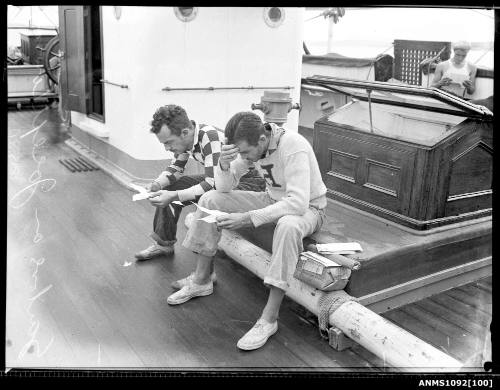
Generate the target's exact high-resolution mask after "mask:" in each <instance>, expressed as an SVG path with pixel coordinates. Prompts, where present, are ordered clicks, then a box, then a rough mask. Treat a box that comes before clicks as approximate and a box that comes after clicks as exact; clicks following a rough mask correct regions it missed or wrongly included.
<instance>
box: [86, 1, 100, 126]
mask: <svg viewBox="0 0 500 390" xmlns="http://www.w3.org/2000/svg"><path fill="white" fill-rule="evenodd" d="M86 8H88V10H87V12H86V13H85V14H87V15H88V21H87V23H86V27H87V28H86V36H87V39H86V40H85V44H86V48H85V52H86V56H85V57H86V58H87V70H88V71H87V72H86V75H87V76H86V83H87V88H88V91H89V95H88V98H89V105H88V114H89V116H91V117H94V118H96V119H100V120H102V121H104V88H103V84H102V82H101V80H102V78H103V72H102V28H101V27H102V26H101V9H100V7H99V6H87V7H86Z"/></svg>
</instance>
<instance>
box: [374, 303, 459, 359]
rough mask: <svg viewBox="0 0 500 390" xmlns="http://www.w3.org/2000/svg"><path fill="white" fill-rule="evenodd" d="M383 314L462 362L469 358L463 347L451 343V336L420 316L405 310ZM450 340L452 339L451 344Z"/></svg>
mask: <svg viewBox="0 0 500 390" xmlns="http://www.w3.org/2000/svg"><path fill="white" fill-rule="evenodd" d="M382 316H383V317H385V318H387V319H388V320H389V321H392V322H394V323H395V324H397V325H398V326H400V327H402V328H403V329H405V330H407V331H408V332H410V333H412V334H413V335H415V336H416V337H419V338H420V339H422V340H425V341H426V342H428V343H429V344H431V345H433V346H434V347H436V348H438V349H440V350H442V351H443V352H445V353H447V354H448V355H450V356H452V357H454V358H455V359H457V360H459V361H461V362H464V361H465V360H466V359H467V358H468V355H467V354H466V353H464V352H463V350H462V349H461V348H457V347H456V346H455V344H451V341H452V340H451V339H450V340H449V336H447V335H446V334H443V333H441V332H439V331H437V330H436V329H435V328H433V327H432V326H430V325H428V324H426V323H422V322H421V321H420V318H419V317H418V316H414V315H411V314H410V313H408V312H406V311H403V310H398V311H397V312H396V311H390V312H386V313H384V314H382ZM448 340H449V341H450V345H449V346H448Z"/></svg>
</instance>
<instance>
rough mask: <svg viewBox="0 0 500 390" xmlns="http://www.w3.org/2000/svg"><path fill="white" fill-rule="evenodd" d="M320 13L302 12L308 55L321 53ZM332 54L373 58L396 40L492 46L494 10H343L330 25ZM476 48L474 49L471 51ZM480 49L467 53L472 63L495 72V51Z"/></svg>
mask: <svg viewBox="0 0 500 390" xmlns="http://www.w3.org/2000/svg"><path fill="white" fill-rule="evenodd" d="M320 13H321V10H320V9H313V10H306V11H305V13H304V41H305V43H306V45H307V47H308V49H309V50H310V52H311V54H318V55H320V54H325V53H327V46H328V21H327V20H326V19H325V18H324V17H317V18H315V19H312V20H311V18H313V17H314V16H317V15H319V14H320ZM332 32H333V36H332V50H331V51H332V52H335V53H339V54H342V55H346V56H351V57H358V58H372V57H376V56H377V55H378V54H381V53H382V52H383V51H384V50H387V49H389V50H388V51H387V53H388V54H391V55H393V53H392V52H391V50H392V49H391V47H392V42H393V41H394V39H409V40H422V41H450V42H453V41H457V40H468V41H470V42H472V43H474V42H482V43H489V44H490V45H491V46H490V47H493V42H494V38H495V37H494V35H495V25H494V11H493V10H486V9H458V8H408V7H400V8H381V7H377V8H375V7H366V8H359V7H358V8H345V15H344V16H343V17H342V18H340V21H339V22H338V23H337V24H334V25H333V31H332ZM473 49H474V47H473ZM487 49H488V47H486V49H485V48H484V47H483V48H481V50H473V51H474V53H473V51H471V53H470V54H469V57H470V58H469V60H471V58H472V62H474V61H475V60H477V59H479V58H480V57H481V59H480V60H479V62H478V65H483V66H487V67H490V68H493V52H492V50H491V51H488V50H487Z"/></svg>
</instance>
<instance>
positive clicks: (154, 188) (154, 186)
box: [144, 181, 161, 192]
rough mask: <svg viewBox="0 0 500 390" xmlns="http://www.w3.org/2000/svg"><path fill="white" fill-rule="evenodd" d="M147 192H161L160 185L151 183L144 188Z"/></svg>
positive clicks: (154, 182)
mask: <svg viewBox="0 0 500 390" xmlns="http://www.w3.org/2000/svg"><path fill="white" fill-rule="evenodd" d="M144 188H145V189H146V191H147V192H156V191H160V190H161V186H160V183H158V182H157V181H152V182H151V183H149V184H148V185H147V186H146V187H144Z"/></svg>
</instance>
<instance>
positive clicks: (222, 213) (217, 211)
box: [196, 204, 228, 217]
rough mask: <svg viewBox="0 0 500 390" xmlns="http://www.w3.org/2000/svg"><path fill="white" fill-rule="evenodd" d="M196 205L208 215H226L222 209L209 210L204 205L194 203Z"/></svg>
mask: <svg viewBox="0 0 500 390" xmlns="http://www.w3.org/2000/svg"><path fill="white" fill-rule="evenodd" d="M196 207H198V208H199V209H200V210H201V211H204V212H205V213H207V214H208V215H213V216H216V217H217V216H219V215H227V214H228V213H225V212H224V211H220V210H209V209H207V208H205V207H202V206H200V205H199V204H196Z"/></svg>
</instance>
